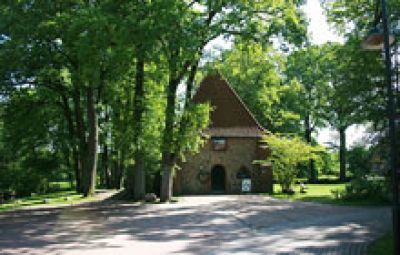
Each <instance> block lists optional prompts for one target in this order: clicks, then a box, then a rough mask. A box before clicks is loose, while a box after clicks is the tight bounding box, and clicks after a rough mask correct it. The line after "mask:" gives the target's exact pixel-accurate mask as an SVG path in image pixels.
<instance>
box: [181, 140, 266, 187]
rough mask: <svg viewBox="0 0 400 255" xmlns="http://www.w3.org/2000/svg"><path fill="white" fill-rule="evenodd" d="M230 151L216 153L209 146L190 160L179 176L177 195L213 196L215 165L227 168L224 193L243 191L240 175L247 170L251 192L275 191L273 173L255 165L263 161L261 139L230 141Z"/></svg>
mask: <svg viewBox="0 0 400 255" xmlns="http://www.w3.org/2000/svg"><path fill="white" fill-rule="evenodd" d="M227 146H228V147H227V149H226V150H224V151H214V150H212V148H211V143H210V142H207V143H206V144H205V145H204V146H203V148H202V149H201V150H200V152H199V153H197V154H195V155H189V156H187V159H186V162H185V163H182V164H181V170H179V171H178V172H177V173H176V176H175V184H174V192H175V193H178V194H209V193H211V170H212V168H213V167H214V166H216V165H221V166H223V167H224V168H225V193H227V194H237V193H240V191H241V179H238V178H237V173H238V171H239V170H240V169H241V168H247V169H248V171H249V173H250V174H251V179H252V192H257V193H258V192H270V191H272V172H271V169H268V168H265V167H260V166H259V165H257V164H254V163H253V161H254V160H257V159H260V156H261V155H266V154H265V153H264V154H263V153H260V149H259V144H258V138H227Z"/></svg>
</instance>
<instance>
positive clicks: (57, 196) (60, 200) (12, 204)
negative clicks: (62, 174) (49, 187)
mask: <svg viewBox="0 0 400 255" xmlns="http://www.w3.org/2000/svg"><path fill="white" fill-rule="evenodd" d="M90 200H93V198H92V197H89V198H85V197H83V196H82V194H78V193H77V192H76V191H59V192H53V193H49V194H43V195H39V194H38V195H33V196H30V197H23V198H16V199H14V200H11V201H7V202H6V203H4V204H0V212H3V211H9V210H14V209H18V208H22V207H32V206H38V205H40V206H49V205H62V204H76V203H78V202H83V201H90Z"/></svg>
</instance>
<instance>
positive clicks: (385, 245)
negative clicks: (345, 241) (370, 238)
mask: <svg viewBox="0 0 400 255" xmlns="http://www.w3.org/2000/svg"><path fill="white" fill-rule="evenodd" d="M393 242H394V238H393V232H392V231H389V232H387V233H385V234H384V235H383V236H382V237H381V238H379V239H377V240H375V241H374V242H373V243H372V244H370V245H369V247H368V255H394V243H393Z"/></svg>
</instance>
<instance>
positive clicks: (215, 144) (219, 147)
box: [211, 137, 227, 151]
mask: <svg viewBox="0 0 400 255" xmlns="http://www.w3.org/2000/svg"><path fill="white" fill-rule="evenodd" d="M211 145H212V149H213V150H215V151H223V150H226V148H227V143H226V138H223V137H213V138H211Z"/></svg>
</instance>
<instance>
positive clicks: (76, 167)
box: [62, 95, 81, 192]
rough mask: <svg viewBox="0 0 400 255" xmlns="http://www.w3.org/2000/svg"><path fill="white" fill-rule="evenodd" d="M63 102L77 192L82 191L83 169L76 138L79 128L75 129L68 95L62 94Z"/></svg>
mask: <svg viewBox="0 0 400 255" xmlns="http://www.w3.org/2000/svg"><path fill="white" fill-rule="evenodd" d="M62 102H63V109H64V115H65V118H66V119H67V124H68V136H69V144H70V147H71V153H72V165H73V169H74V174H75V182H76V187H75V188H76V191H77V192H80V191H81V169H80V163H79V153H78V149H77V144H76V139H75V138H76V135H77V130H76V129H75V125H74V120H73V115H72V110H71V108H70V105H69V103H68V98H67V96H66V95H62ZM75 112H76V111H75ZM70 165H71V164H70ZM71 187H72V185H71Z"/></svg>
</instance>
